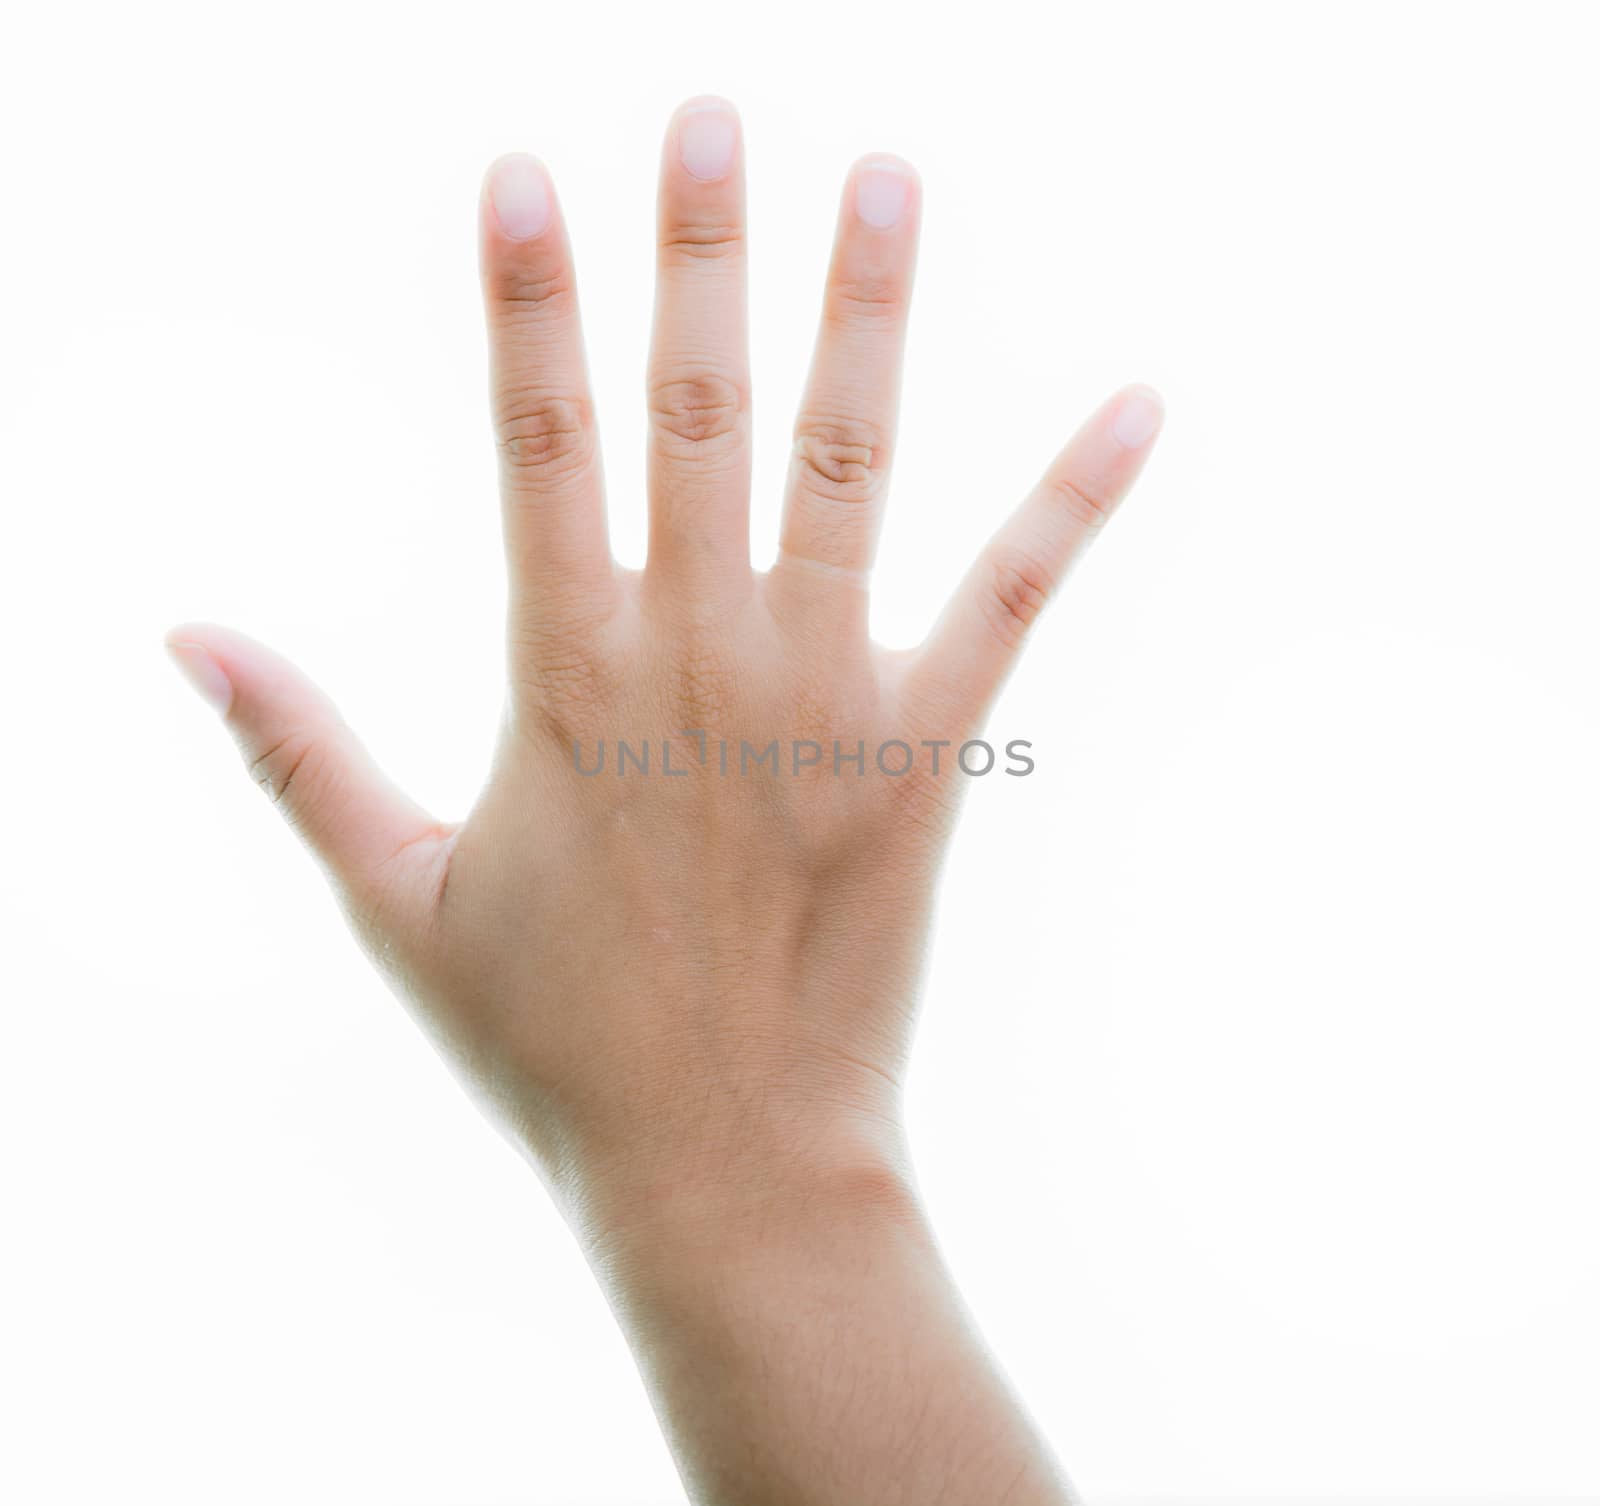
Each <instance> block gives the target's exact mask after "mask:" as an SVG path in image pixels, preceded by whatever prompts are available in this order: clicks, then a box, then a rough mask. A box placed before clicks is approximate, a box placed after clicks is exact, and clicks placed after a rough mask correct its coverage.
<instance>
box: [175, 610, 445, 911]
mask: <svg viewBox="0 0 1600 1506" xmlns="http://www.w3.org/2000/svg"><path fill="white" fill-rule="evenodd" d="M166 646H167V651H168V653H170V654H171V655H172V658H173V662H174V663H176V664H177V666H178V668H179V669H180V670H181V671H182V672H183V674H184V676H185V678H186V679H187V680H188V681H189V683H190V684H191V685H193V686H194V688H195V690H196V691H197V692H198V693H199V694H200V696H201V697H202V698H203V699H204V700H206V701H207V702H208V703H209V704H210V705H211V706H212V707H213V708H214V709H215V710H216V711H217V712H218V713H219V714H220V715H221V716H222V719H223V721H224V723H225V724H226V725H227V727H228V729H229V731H231V732H232V733H233V735H234V738H235V740H236V741H237V742H238V744H239V748H240V751H241V752H242V753H243V754H244V759H245V763H246V765H247V767H248V769H249V772H250V776H251V778H253V779H254V780H255V781H256V783H257V784H258V785H260V786H261V788H262V789H263V790H264V791H265V792H266V794H267V797H268V799H270V800H271V801H272V803H273V804H274V805H276V806H277V807H278V809H279V810H280V811H282V812H283V814H284V817H285V818H286V819H287V820H288V822H289V824H290V826H292V827H293V828H294V829H295V830H296V831H297V832H298V833H299V834H300V836H301V837H302V838H303V839H304V841H305V843H306V845H307V846H309V847H310V848H311V850H312V852H313V853H315V854H316V856H317V858H318V859H319V860H320V861H321V863H322V864H323V866H324V867H325V868H326V869H327V870H328V873H329V875H330V877H332V879H333V880H334V882H335V883H336V884H337V885H338V886H339V887H340V888H341V889H343V890H344V891H345V893H346V894H347V896H348V897H349V899H350V900H351V901H353V902H354V904H355V905H356V906H357V907H358V909H359V910H361V911H362V912H365V913H366V914H369V915H370V914H372V913H373V912H375V911H376V910H378V909H379V908H382V907H386V906H387V905H388V904H390V903H391V902H392V901H393V899H394V898H397V897H398V894H397V891H405V890H407V889H411V890H412V892H415V889H414V887H413V886H414V885H415V882H416V881H417V880H418V879H419V878H420V877H421V876H422V875H423V874H425V873H426V872H428V871H430V870H431V871H434V872H436V873H437V874H439V875H440V876H442V873H443V868H442V866H441V865H442V861H443V858H444V855H445V853H446V852H447V850H448V843H449V840H450V838H451V836H452V829H451V828H450V827H447V826H444V825H442V824H440V823H439V822H437V821H435V820H434V819H433V818H432V817H431V816H429V815H428V814H427V812H425V811H424V810H422V808H421V807H420V806H418V805H416V804H415V803H414V802H413V801H411V800H410V799H409V798H408V797H407V796H405V795H404V794H402V793H401V792H400V791H399V790H398V789H396V788H395V787H394V785H392V784H391V783H390V782H389V781H388V780H387V779H386V778H385V777H384V775H383V774H382V773H381V772H380V771H379V770H378V768H377V766H376V765H375V764H374V763H373V761H372V759H371V757H370V756H369V755H368V753H367V751H366V749H365V748H363V747H362V746H361V743H360V741H359V739H357V737H356V735H355V733H353V732H352V731H351V730H350V728H349V727H348V726H347V725H346V724H345V722H344V720H343V718H341V717H340V715H339V713H338V711H337V710H336V709H335V708H334V705H333V703H332V702H331V701H330V700H329V699H328V698H327V696H325V695H324V694H323V693H322V692H321V691H320V690H318V689H317V687H316V686H315V685H313V684H312V683H311V681H310V680H308V679H307V678H306V677H305V676H304V675H303V674H301V673H300V671H299V670H297V669H296V668H295V667H294V666H293V665H292V664H290V663H289V662H288V660H286V659H284V658H281V657H280V656H279V655H277V654H275V653H273V652H272V650H271V649H269V648H266V647H265V646H264V645H262V644H259V643H257V642H255V641H254V640H253V639H251V638H247V637H245V635H244V634H243V633H236V632H233V631H232V630H231V629H228V628H224V627H218V626H216V625H215V624H213V623H186V624H184V625H183V626H181V627H176V628H174V629H173V630H172V631H171V632H170V633H168V634H167V637H166Z"/></svg>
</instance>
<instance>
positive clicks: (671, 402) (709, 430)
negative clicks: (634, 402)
mask: <svg viewBox="0 0 1600 1506" xmlns="http://www.w3.org/2000/svg"><path fill="white" fill-rule="evenodd" d="M748 406H749V404H748V402H747V400H746V397H745V392H744V389H743V388H742V387H740V386H739V385H738V384H737V383H735V382H730V381H729V380H728V379H727V378H726V377H721V376H714V375H712V374H711V373H708V372H701V373H696V374H693V375H689V376H677V377H669V378H665V379H663V380H661V381H658V382H655V383H654V384H653V385H652V386H651V389H650V416H651V420H652V422H653V424H654V426H655V430H656V434H657V436H658V438H660V439H661V440H662V441H663V442H665V443H667V444H668V445H670V446H672V447H673V448H679V447H681V448H683V449H685V450H686V451H687V452H688V453H690V454H701V453H706V452H708V451H714V450H717V449H719V448H724V447H726V446H728V445H729V443H730V442H733V441H737V440H739V439H740V438H742V436H743V432H744V422H745V413H746V411H747V409H748Z"/></svg>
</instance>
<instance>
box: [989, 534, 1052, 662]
mask: <svg viewBox="0 0 1600 1506" xmlns="http://www.w3.org/2000/svg"><path fill="white" fill-rule="evenodd" d="M1054 584H1055V582H1054V581H1053V579H1052V578H1051V575H1050V572H1049V571H1048V570H1046V569H1045V568H1044V567H1043V566H1042V565H1041V564H1039V562H1038V561H1037V560H1036V559H1034V558H1033V557H1032V556H1031V555H1029V554H1026V553H1023V552H1021V551H1017V550H1011V551H1008V552H1006V553H1004V554H1000V555H997V556H995V558H994V560H993V562H992V566H991V570H990V575H989V588H988V590H986V591H985V592H984V593H983V604H984V608H985V611H986V614H987V617H988V620H989V624H990V626H991V627H992V628H993V629H994V631H995V634H996V636H997V637H998V638H999V639H1000V641H1001V643H1003V644H1004V645H1005V646H1006V647H1007V648H1015V647H1016V645H1017V644H1019V643H1020V642H1021V641H1022V638H1023V635H1024V634H1025V633H1026V632H1027V631H1028V629H1029V628H1030V627H1032V626H1033V624H1034V623H1035V622H1036V621H1037V620H1038V617H1039V614H1040V613H1041V612H1042V611H1043V610H1044V607H1045V603H1046V602H1047V601H1048V600H1049V599H1050V593H1051V591H1052V589H1053V588H1054Z"/></svg>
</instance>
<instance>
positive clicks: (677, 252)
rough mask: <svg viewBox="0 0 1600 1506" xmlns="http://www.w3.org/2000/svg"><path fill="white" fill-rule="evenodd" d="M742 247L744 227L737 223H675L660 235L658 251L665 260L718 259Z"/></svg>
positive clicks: (734, 253) (737, 252)
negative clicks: (659, 249) (659, 250)
mask: <svg viewBox="0 0 1600 1506" xmlns="http://www.w3.org/2000/svg"><path fill="white" fill-rule="evenodd" d="M743 248H744V226H742V225H738V224H728V223H717V222H712V223H709V224H699V225H691V224H676V225H673V226H672V227H671V228H670V229H669V230H667V232H666V233H665V234H664V235H663V236H662V237H661V254H662V256H663V257H664V258H665V259H666V260H667V261H668V262H681V261H696V262H698V261H722V260H724V259H726V258H727V257H730V256H736V255H738V254H739V252H740V251H741V250H742V249H743Z"/></svg>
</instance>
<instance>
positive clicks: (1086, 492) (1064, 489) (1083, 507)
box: [1050, 475, 1116, 530]
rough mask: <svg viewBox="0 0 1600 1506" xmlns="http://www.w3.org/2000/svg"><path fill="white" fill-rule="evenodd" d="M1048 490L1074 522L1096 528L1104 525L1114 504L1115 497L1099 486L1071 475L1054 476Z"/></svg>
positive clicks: (1088, 527) (1092, 528)
mask: <svg viewBox="0 0 1600 1506" xmlns="http://www.w3.org/2000/svg"><path fill="white" fill-rule="evenodd" d="M1050 492H1051V495H1052V496H1054V497H1055V498H1056V499H1057V500H1058V501H1059V502H1060V503H1061V504H1062V506H1064V507H1065V508H1066V510H1067V512H1068V514H1069V515H1070V516H1071V518H1072V519H1073V521H1074V522H1077V523H1081V524H1082V525H1083V526H1084V527H1085V528H1087V529H1090V530H1096V529H1100V528H1103V527H1105V524H1106V519H1108V518H1109V517H1110V516H1111V510H1112V508H1113V507H1114V506H1115V505H1116V502H1115V498H1113V497H1112V496H1110V495H1109V494H1108V493H1107V492H1105V491H1103V490H1101V489H1100V488H1099V487H1097V486H1094V485H1091V484H1089V483H1088V482H1085V481H1083V480H1081V479H1078V478H1076V477H1072V476H1065V475H1063V476H1054V477H1052V478H1051V480H1050Z"/></svg>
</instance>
